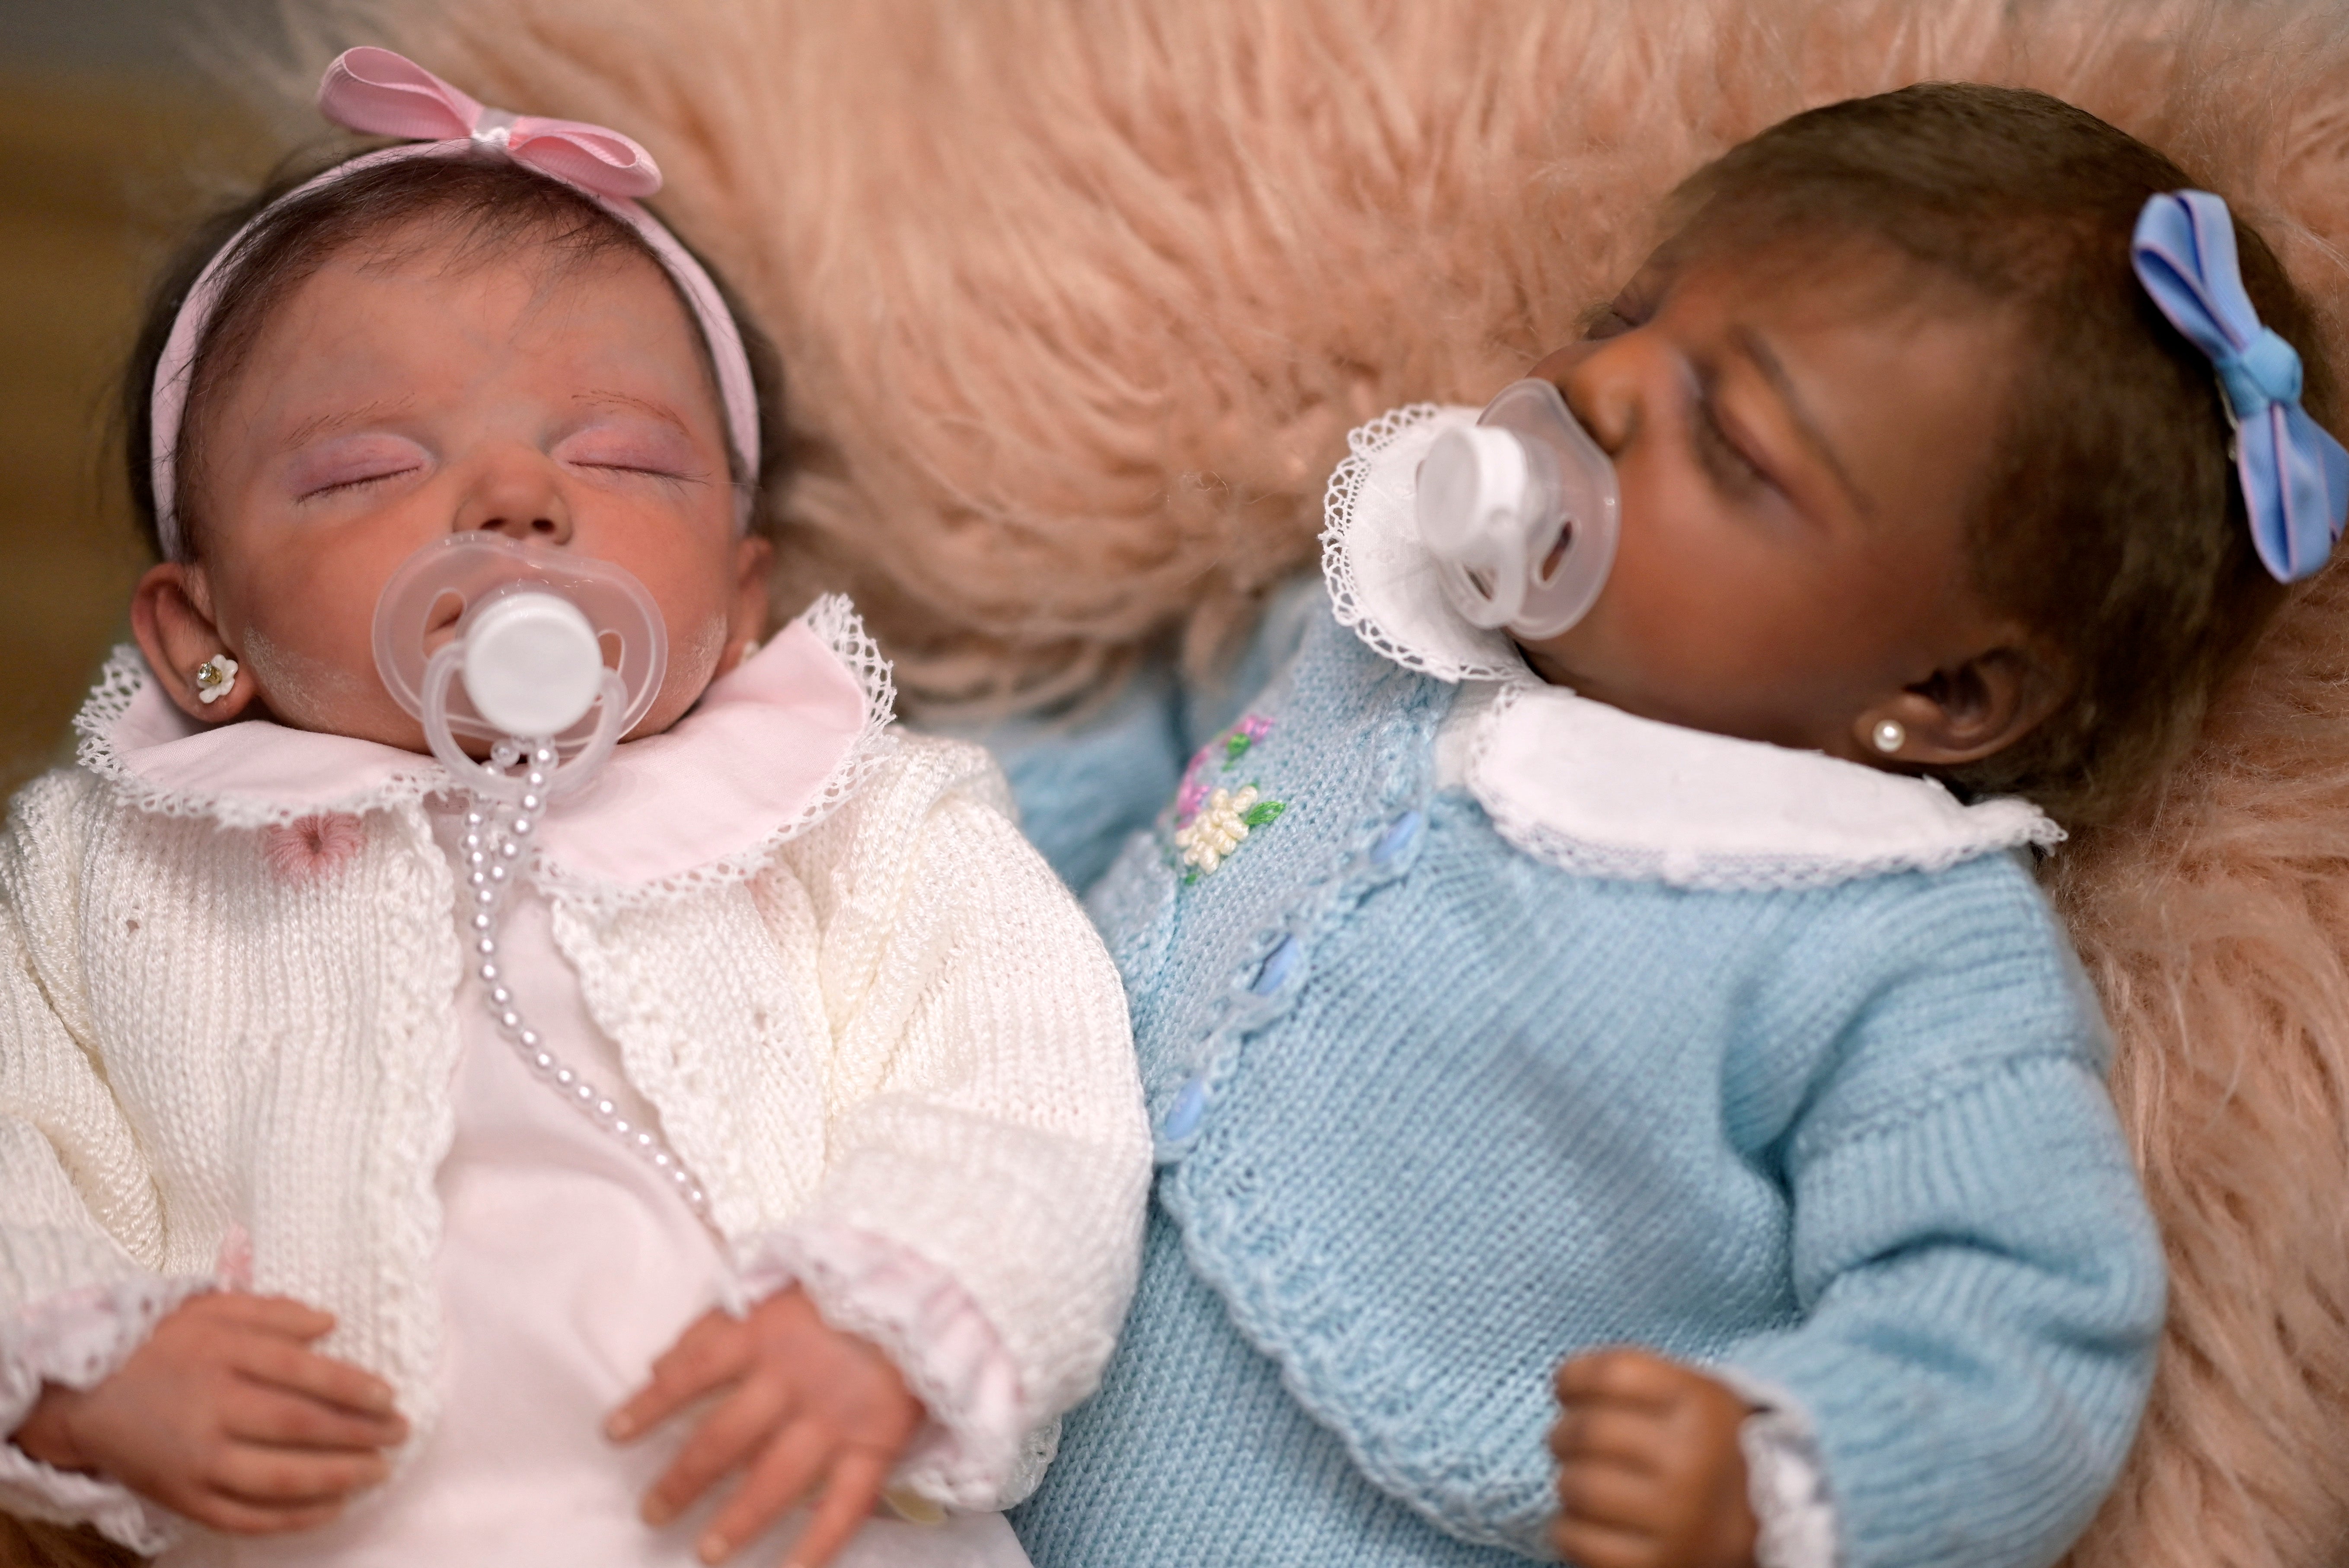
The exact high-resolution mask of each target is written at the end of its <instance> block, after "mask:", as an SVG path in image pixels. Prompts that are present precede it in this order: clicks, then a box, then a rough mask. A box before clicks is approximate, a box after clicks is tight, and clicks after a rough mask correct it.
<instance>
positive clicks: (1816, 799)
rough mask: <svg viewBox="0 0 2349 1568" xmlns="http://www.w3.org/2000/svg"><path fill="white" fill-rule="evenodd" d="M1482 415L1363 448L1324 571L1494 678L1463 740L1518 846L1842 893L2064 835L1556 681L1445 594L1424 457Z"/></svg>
mask: <svg viewBox="0 0 2349 1568" xmlns="http://www.w3.org/2000/svg"><path fill="white" fill-rule="evenodd" d="M1475 418H1476V410H1474V409H1465V408H1439V407H1437V406H1435V405H1434V404H1432V403H1415V404H1413V405H1412V406H1410V407H1408V408H1403V409H1398V410H1394V411H1393V412H1392V413H1389V414H1386V415H1383V416H1381V418H1379V419H1377V420H1374V421H1371V423H1369V424H1367V425H1364V426H1363V427H1362V428H1361V429H1360V430H1357V431H1354V432H1353V433H1352V435H1350V437H1348V438H1347V439H1348V444H1349V445H1350V447H1351V449H1352V454H1351V455H1350V456H1349V457H1348V458H1347V459H1346V461H1345V462H1342V463H1340V465H1339V467H1338V472H1336V473H1335V474H1333V475H1332V476H1331V477H1330V489H1329V494H1328V500H1327V527H1326V528H1325V529H1324V531H1323V533H1322V535H1321V547H1322V553H1321V561H1322V571H1323V575H1324V576H1326V578H1327V579H1328V582H1329V587H1330V603H1331V607H1332V609H1333V611H1334V613H1335V614H1336V616H1337V618H1338V619H1339V621H1340V623H1341V624H1343V625H1345V626H1348V627H1350V628H1353V630H1354V633H1355V635H1356V636H1358V637H1360V638H1361V639H1362V640H1363V641H1364V642H1365V643H1367V644H1368V645H1369V646H1370V647H1371V648H1372V649H1375V650H1377V651H1378V652H1379V653H1380V654H1381V655H1382V656H1384V657H1385V658H1387V659H1392V660H1393V661H1394V662H1395V663H1397V664H1401V665H1402V666H1404V667H1406V668H1408V669H1412V670H1420V671H1422V672H1423V673H1425V674H1428V675H1431V676H1433V677H1434V678H1435V679H1437V680H1444V681H1447V682H1454V683H1457V682H1461V681H1475V682H1484V681H1492V682H1497V683H1499V687H1500V690H1498V691H1496V692H1494V693H1492V694H1491V697H1490V700H1482V701H1474V702H1469V701H1464V702H1463V703H1462V704H1461V705H1460V707H1459V710H1458V712H1457V714H1456V717H1455V720H1454V724H1455V725H1457V726H1460V727H1462V728H1461V729H1460V730H1459V731H1458V732H1455V733H1454V735H1453V736H1451V737H1449V738H1450V739H1451V740H1452V741H1453V742H1454V744H1455V746H1456V749H1457V753H1458V754H1459V755H1460V756H1461V757H1462V759H1463V777H1462V778H1461V780H1460V782H1461V783H1463V784H1465V785H1466V786H1467V788H1468V791H1469V793H1470V794H1473V795H1475V797H1476V800H1477V802H1478V804H1479V805H1483V806H1484V808H1485V813H1486V815H1489V816H1490V817H1491V818H1492V819H1493V825H1494V826H1495V828H1497V829H1498V830H1499V832H1500V833H1501V835H1502V836H1503V837H1504V838H1506V839H1507V840H1508V841H1509V843H1510V844H1512V845H1514V846H1516V847H1517V848H1518V849H1521V850H1523V851H1524V852H1526V854H1528V855H1532V856H1534V857H1537V858H1538V859H1542V860H1546V861H1548V862H1550V863H1551V864H1553V865H1557V866H1560V867H1564V868H1565V869H1567V870H1569V871H1574V872H1577V873H1578V874H1581V875H1585V876H1593V877H1609V878H1612V879H1616V880H1623V881H1650V882H1663V883H1668V884H1671V885H1672V886H1675V887H1685V888H1812V887H1824V886H1828V885H1832V884H1834V883H1837V882H1847V881H1852V880H1856V879H1857V878H1859V877H1873V876H1880V875H1883V874H1886V873H1889V872H1894V871H1937V870H1941V869H1945V868H1946V867H1951V866H1954V865H1956V864H1958V863H1959V862H1961V861H1963V860H1970V859H1972V858H1974V857H1977V856H1981V855H1986V854H1990V853H1992V852H1993V851H1996V850H2002V849H2011V848H2013V847H2016V846H2020V845H2024V844H2034V845H2042V846H2044V845H2052V844H2054V843H2057V842H2058V841H2060V840H2061V839H2062V838H2063V836H2064V831H2063V829H2062V828H2060V827H2058V826H2055V824H2054V822H2053V821H2051V820H2050V819H2049V818H2048V817H2047V816H2046V815H2045V814H2044V813H2043V812H2041V811H2040V810H2039V808H2038V807H2036V806H2034V805H2032V804H2031V803H2030V802H2028V801H2025V800H2022V799H2019V798H2013V797H2002V798H2000V799H1995V800H1986V801H1982V802H1979V803H1977V804H1975V805H1961V804H1960V803H1959V801H1958V800H1957V798H1956V797H1955V796H1953V795H1952V794H1950V792H1949V791H1948V790H1947V789H1945V788H1943V787H1942V786H1941V785H1940V784H1938V783H1936V782H1935V781H1933V780H1931V779H1920V778H1910V777H1908V776H1906V775H1904V774H1889V773H1884V772H1880V771H1878V769H1875V768H1870V767H1865V766H1862V765H1861V764H1859V763H1848V762H1845V761H1843V760H1841V759H1840V758H1837V757H1830V756H1827V755H1826V754H1825V753H1819V752H1799V751H1792V750H1789V749H1787V748H1785V747H1783V746H1772V745H1766V744H1764V743H1762V742H1755V741H1740V740H1734V739H1732V738H1731V737H1729V736H1726V735H1715V734H1710V733H1707V732H1704V731H1702V730H1689V729H1683V728H1682V727H1681V726H1679V725H1676V724H1664V723H1659V722H1656V721H1654V720H1651V719H1640V718H1636V717H1634V716H1633V715H1631V714H1630V713H1626V712H1624V711H1621V710H1620V709H1618V708H1610V707H1609V706H1608V705H1606V704H1605V703H1603V702H1594V701H1589V700H1588V699H1587V698H1583V697H1578V696H1577V695H1575V694H1574V693H1573V692H1572V691H1568V690H1567V689H1566V688H1564V687H1559V686H1547V685H1544V684H1543V683H1542V682H1541V681H1539V680H1537V679H1536V678H1535V677H1534V675H1533V673H1532V671H1530V670H1527V669H1526V664H1525V660H1524V659H1522V658H1520V657H1519V656H1518V654H1517V651H1516V648H1515V647H1514V646H1513V645H1511V643H1510V642H1509V639H1507V638H1506V636H1504V635H1503V634H1502V633H1500V632H1497V631H1485V630H1482V629H1480V628H1476V627H1473V626H1471V625H1469V624H1468V623H1467V621H1465V620H1464V619H1463V618H1461V617H1460V615H1459V614H1458V613H1457V612H1456V611H1454V609H1453V608H1452V607H1451V605H1450V604H1449V602H1448V601H1446V600H1445V598H1444V595H1443V592H1442V589H1441V588H1440V587H1438V585H1437V582H1436V578H1435V573H1434V569H1433V564H1432V563H1431V561H1430V560H1429V558H1428V556H1427V553H1426V550H1425V548H1424V547H1423V546H1422V545H1421V544H1420V543H1419V530H1418V526H1417V524H1416V522H1415V521H1414V519H1413V511H1412V504H1413V496H1414V494H1415V493H1416V484H1417V479H1418V473H1419V462H1420V459H1421V458H1422V457H1423V456H1425V455H1426V452H1427V449H1428V447H1429V446H1430V445H1432V444H1433V441H1434V440H1435V438H1436V436H1437V435H1439V434H1441V433H1442V432H1443V431H1445V430H1447V429H1451V428H1453V427H1454V426H1457V425H1462V424H1468V423H1473V422H1474V421H1475Z"/></svg>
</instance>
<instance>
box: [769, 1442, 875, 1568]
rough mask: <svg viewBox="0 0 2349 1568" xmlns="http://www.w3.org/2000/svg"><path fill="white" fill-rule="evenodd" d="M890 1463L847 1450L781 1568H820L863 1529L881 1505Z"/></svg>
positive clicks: (873, 1456)
mask: <svg viewBox="0 0 2349 1568" xmlns="http://www.w3.org/2000/svg"><path fill="white" fill-rule="evenodd" d="M892 1465H893V1461H892V1460H891V1459H889V1458H888V1457H887V1456H886V1455H884V1454H876V1453H874V1452H872V1451H870V1450H868V1449H850V1450H849V1451H848V1452H846V1453H845V1454H843V1455H842V1456H841V1459H840V1462H839V1463H838V1464H836V1465H834V1466H833V1467H832V1480H831V1481H830V1482H829V1483H827V1484H826V1485H825V1487H824V1489H823V1499H822V1500H821V1501H818V1502H817V1504H816V1506H815V1517H814V1518H813V1519H812V1520H810V1521H808V1527H807V1528H806V1529H805V1530H803V1531H802V1532H800V1538H799V1539H798V1540H797V1541H794V1542H792V1551H791V1556H790V1558H789V1559H788V1560H787V1562H786V1563H785V1565H784V1568H824V1565H825V1564H826V1563H830V1562H831V1561H832V1560H833V1557H834V1556H836V1555H837V1554H838V1553H839V1552H840V1549H841V1548H842V1547H843V1546H845V1545H847V1544H848V1542H849V1539H850V1538H851V1537H852V1536H854V1534H855V1533H856V1532H857V1531H858V1530H859V1529H861V1528H863V1526H864V1521H865V1520H867V1519H868V1518H870V1517H871V1516H872V1513H873V1507H874V1504H875V1503H877V1502H879V1501H881V1490H882V1489H883V1488H884V1487H885V1486H886V1485H887V1484H888V1482H889V1471H890V1469H891V1468H892Z"/></svg>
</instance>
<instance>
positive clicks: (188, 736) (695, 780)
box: [74, 597, 895, 900]
mask: <svg viewBox="0 0 2349 1568" xmlns="http://www.w3.org/2000/svg"><path fill="white" fill-rule="evenodd" d="M894 696H895V693H894V690H893V687H892V684H891V681H890V677H889V666H888V664H887V662H886V661H885V660H884V659H882V658H881V655H880V652H879V650H878V649H875V648H874V645H873V642H872V639H870V638H868V637H867V636H866V635H865V632H864V625H863V623H862V622H861V621H860V620H859V619H858V618H857V617H856V614H855V612H854V610H853V609H851V608H850V607H849V604H848V601H847V600H846V599H844V598H838V597H832V598H825V599H820V600H818V601H817V602H816V603H815V605H813V606H812V607H810V608H809V610H808V611H807V613H806V614H804V615H802V616H801V617H800V618H798V619H797V620H794V621H792V623H791V624H790V625H789V626H787V627H785V628H783V629H782V630H781V631H780V632H778V633H777V634H776V635H775V637H774V638H773V639H771V640H770V641H769V642H768V644H767V646H766V647H765V648H763V649H761V650H760V651H759V653H758V654H757V655H756V656H755V657H753V658H751V659H746V660H745V661H743V663H742V664H740V666H738V667H737V668H736V669H734V670H731V671H730V672H729V673H728V674H727V675H725V676H724V677H723V678H722V679H720V680H715V681H713V682H711V683H710V687H709V691H706V692H704V693H703V694H702V698H701V701H699V702H698V703H697V704H696V705H695V707H694V709H693V711H691V712H690V713H688V714H687V715H686V716H685V717H684V718H682V719H680V720H678V722H677V723H676V724H675V725H674V726H672V727H671V728H670V729H668V730H667V731H666V732H663V733H661V734H658V735H650V736H647V737H646V738H645V739H643V740H641V741H631V742H628V743H627V744H626V745H624V746H621V747H620V748H619V749H618V750H617V751H616V752H615V753H613V754H612V760H611V761H610V763H606V764H605V769H604V773H603V774H602V776H601V777H599V778H597V779H596V780H595V783H594V784H592V785H591V786H589V787H588V789H587V790H586V791H585V793H583V794H580V795H578V796H576V797H574V798H573V799H570V800H566V801H564V802H563V803H561V804H560V805H556V806H555V807H554V809H553V810H552V811H551V812H550V813H549V814H548V815H547V817H546V819H545V822H544V823H543V826H542V827H541V829H540V835H541V836H540V840H539V842H540V847H541V851H542V853H541V855H540V857H539V866H538V869H537V871H536V873H535V879H536V880H537V881H538V882H540V883H541V884H542V885H543V886H547V887H549V888H555V887H560V888H564V890H565V891H566V892H568V893H569V894H571V895H573V896H574V897H583V898H620V899H623V900H625V899H626V898H629V897H630V896H632V895H633V894H636V893H647V894H650V893H659V892H665V891H669V890H673V889H675V888H678V887H681V886H684V885H688V884H692V885H698V884H701V883H705V882H708V881H711V880H713V879H715V880H726V879H730V878H733V877H740V876H747V875H749V874H750V872H751V871H754V870H755V869H756V868H757V867H758V866H759V865H760V864H762V863H763V862H764V860H765V859H766V857H768V855H769V854H771V852H772V851H773V849H774V848H775V847H776V846H778V845H780V844H781V843H782V842H783V841H784V840H785V839H787V838H790V837H792V836H795V835H797V834H799V833H802V832H804V831H805V830H806V829H807V828H809V827H811V826H813V825H814V824H815V823H817V822H819V821H821V820H822V819H823V817H824V816H826V815H829V814H830V813H831V811H832V809H833V807H834V806H836V805H839V804H840V803H841V802H842V801H843V800H845V799H846V798H847V797H848V796H849V795H850V794H853V793H854V790H855V787H856V785H857V784H860V783H861V782H863V780H864V775H865V774H866V773H868V772H869V771H870V769H871V767H872V766H873V764H874V763H875V762H876V761H877V760H878V759H879V757H880V756H881V754H882V753H883V752H884V750H885V736H884V731H885V727H886V726H887V725H888V723H889V722H890V717H891V709H892V703H893V701H894ZM74 727H75V729H76V730H78V731H79V732H80V733H81V736H82V742H81V750H80V762H81V765H82V766H84V767H86V768H88V769H89V770H90V771H91V772H92V773H95V774H98V775H99V776H101V777H103V778H106V779H108V780H109V781H111V782H112V783H113V784H115V785H116V786H117V787H118V788H119V790H120V791H121V792H122V794H124V796H125V797H126V798H127V800H128V802H129V805H132V806H133V807H134V808H136V809H139V810H141V811H148V812H154V813H159V814H161V815H172V816H202V817H209V818H211V819H212V820H213V821H215V822H217V823H219V824H221V825H222V826H224V827H232V828H260V827H269V826H279V825H283V824H288V823H292V822H295V821H297V820H299V819H301V818H303V817H309V816H321V815H363V814H365V813H367V812H372V811H381V810H385V809H388V808H391V807H396V806H400V805H409V804H411V803H414V802H416V801H419V800H421V799H423V798H424V797H426V796H429V795H454V794H459V793H460V789H459V786H458V784H456V781H455V780H453V779H452V778H451V777H450V774H449V772H448V770H447V769H445V768H443V767H442V766H441V765H440V763H437V762H435V761H434V760H433V759H432V758H430V757H429V756H421V755H419V754H418V753H413V752H404V751H401V750H399V749H398V748H396V747H392V746H386V745H381V744H378V742H373V741H360V740H354V739H351V738H350V737H348V736H344V735H326V734H317V733H314V732H308V731H303V730H295V729H289V728H287V727H286V726H285V725H282V724H276V723H273V722H269V721H267V720H258V719H255V720H246V721H243V722H237V723H232V724H223V725H221V726H219V727H217V728H207V727H205V726H202V725H199V724H197V723H195V722H193V721H192V720H191V719H189V718H188V717H187V716H186V715H185V714H183V713H181V711H180V710H179V709H178V708H177V707H176V706H174V705H173V704H172V702H171V700H170V699H169V698H168V697H166V696H165V695H164V694H163V692H162V691H161V690H160V688H159V687H158V686H157V685H156V683H155V681H154V680H153V678H152V676H151V674H150V671H149V670H148V668H147V664H146V661H145V660H144V659H141V658H140V655H139V652H138V650H137V649H132V648H129V647H125V648H121V649H117V650H116V651H115V655H114V658H113V659H112V660H111V661H109V664H108V665H107V669H106V674H105V676H104V678H103V679H101V680H99V682H98V687H97V689H96V690H95V691H92V692H91V693H90V696H89V700H88V701H87V702H86V703H84V704H83V706H82V711H81V714H80V716H79V717H78V718H77V719H76V720H75V721H74Z"/></svg>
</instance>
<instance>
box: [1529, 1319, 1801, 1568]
mask: <svg viewBox="0 0 2349 1568" xmlns="http://www.w3.org/2000/svg"><path fill="white" fill-rule="evenodd" d="M1557 1401H1558V1405H1559V1407H1560V1408H1561V1411H1562V1413H1561V1414H1560V1415H1559V1417H1558V1418H1557V1425H1556V1426H1555V1427H1552V1428H1550V1434H1549V1446H1550V1451H1551V1452H1552V1453H1554V1454H1556V1455H1557V1462H1558V1471H1557V1501H1558V1517H1557V1521H1555V1522H1553V1523H1552V1524H1551V1525H1550V1529H1549V1539H1550V1544H1551V1546H1553V1547H1554V1548H1556V1549H1557V1552H1558V1553H1559V1555H1561V1556H1563V1557H1565V1558H1567V1559H1568V1561H1570V1562H1573V1563H1578V1564H1580V1565H1581V1568H1753V1564H1754V1536H1755V1533H1756V1526H1755V1523H1754V1507H1753V1504H1752V1503H1751V1502H1749V1501H1747V1499H1746V1491H1745V1456H1744V1452H1743V1450H1741V1449H1739V1448H1738V1446H1737V1429H1738V1428H1739V1427H1740V1426H1741V1425H1742V1424H1743V1423H1744V1420H1745V1417H1746V1416H1747V1415H1748V1414H1750V1413H1751V1412H1750V1409H1749V1407H1747V1405H1746V1403H1745V1401H1744V1399H1742V1398H1740V1397H1738V1396H1737V1395H1736V1394H1735V1393H1733V1392H1732V1391H1731V1390H1730V1388H1729V1387H1728V1386H1726V1385H1724V1384H1723V1383H1721V1382H1719V1381H1718V1380H1716V1379H1714V1378H1712V1377H1708V1376H1705V1375H1704V1374H1703V1373H1702V1372H1699V1371H1697V1370H1696V1369H1695V1368H1694V1367H1692V1366H1682V1365H1681V1364H1680V1363H1678V1362H1676V1361H1667V1360H1665V1359H1664V1358H1663V1357H1662V1356H1660V1355H1649V1354H1647V1353H1646V1352H1644V1351H1639V1350H1605V1351H1599V1352H1598V1353H1596V1354H1594V1355H1581V1356H1577V1357H1576V1358H1575V1359H1574V1360H1572V1361H1569V1362H1568V1363H1567V1364H1566V1365H1565V1366H1561V1367H1559V1368H1558V1370H1557Z"/></svg>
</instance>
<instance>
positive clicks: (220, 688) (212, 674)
mask: <svg viewBox="0 0 2349 1568" xmlns="http://www.w3.org/2000/svg"><path fill="white" fill-rule="evenodd" d="M235 690H236V660H235V659H231V658H230V657H229V656H228V655H227V654H225V653H215V654H213V655H212V657H211V658H210V659H205V660H204V661H203V662H202V664H199V665H197V666H196V699H197V701H201V702H202V703H203V705H204V706H205V707H207V708H209V707H211V706H212V704H213V703H215V702H217V701H220V700H221V699H222V698H223V697H225V696H227V695H228V694H229V693H230V692H232V691H235Z"/></svg>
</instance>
